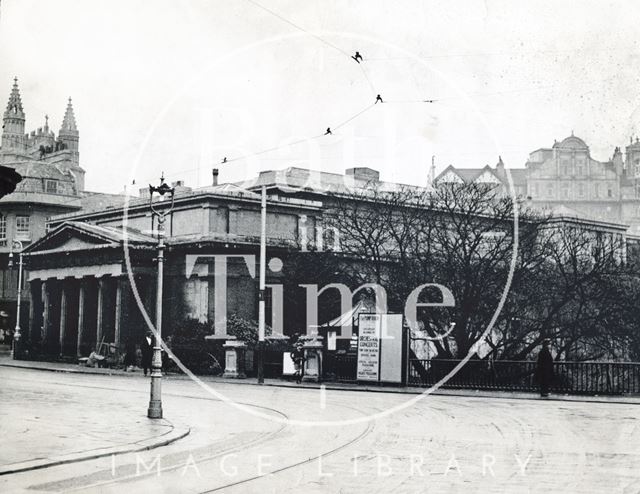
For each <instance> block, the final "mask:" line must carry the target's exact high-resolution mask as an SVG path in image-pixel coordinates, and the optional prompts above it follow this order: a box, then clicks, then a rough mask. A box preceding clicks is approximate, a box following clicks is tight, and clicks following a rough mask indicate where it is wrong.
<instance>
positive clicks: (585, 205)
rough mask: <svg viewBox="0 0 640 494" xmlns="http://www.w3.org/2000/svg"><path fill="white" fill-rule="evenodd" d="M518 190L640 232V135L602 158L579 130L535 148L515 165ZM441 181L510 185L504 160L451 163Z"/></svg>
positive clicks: (559, 208)
mask: <svg viewBox="0 0 640 494" xmlns="http://www.w3.org/2000/svg"><path fill="white" fill-rule="evenodd" d="M509 171H510V172H511V177H512V180H513V184H514V187H515V192H516V195H518V196H520V197H522V198H525V199H527V200H528V201H529V203H530V204H531V205H532V206H534V207H539V208H544V209H548V210H550V211H553V212H556V213H559V214H562V215H563V216H577V217H582V218H590V219H595V220H600V221H610V222H616V223H622V224H625V225H628V226H629V229H628V233H630V234H633V235H637V234H639V233H640V141H639V140H638V139H637V138H636V140H635V141H633V140H631V142H630V143H629V145H628V146H627V147H626V149H625V153H624V154H623V153H622V150H621V149H620V148H619V147H617V148H615V150H614V152H613V155H612V157H611V159H609V160H608V161H598V160H596V159H594V158H593V157H592V156H591V153H590V151H589V146H587V144H586V143H585V142H584V141H583V140H582V139H580V138H579V137H576V136H574V135H573V134H572V135H570V136H569V137H567V138H566V139H564V140H562V141H560V142H557V141H556V142H554V144H553V146H552V147H550V148H540V149H537V150H535V151H533V152H531V153H530V154H529V159H528V160H527V162H526V164H525V168H511V169H509ZM435 182H436V183H451V182H465V183H473V182H477V183H487V182H489V183H496V184H500V185H503V186H506V184H507V179H506V174H505V168H504V164H503V163H502V160H500V161H499V162H498V164H497V165H496V166H495V167H491V166H488V165H487V166H485V167H484V168H480V169H476V168H473V169H469V168H456V167H454V166H449V167H447V168H446V169H445V170H444V171H443V172H442V173H440V174H439V175H438V176H437V177H436V179H435Z"/></svg>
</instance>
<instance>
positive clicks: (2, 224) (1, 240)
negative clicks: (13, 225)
mask: <svg viewBox="0 0 640 494" xmlns="http://www.w3.org/2000/svg"><path fill="white" fill-rule="evenodd" d="M6 243H7V217H6V216H5V215H4V214H2V213H0V245H6Z"/></svg>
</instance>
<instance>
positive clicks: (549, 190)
mask: <svg viewBox="0 0 640 494" xmlns="http://www.w3.org/2000/svg"><path fill="white" fill-rule="evenodd" d="M547 197H553V184H551V183H550V184H547Z"/></svg>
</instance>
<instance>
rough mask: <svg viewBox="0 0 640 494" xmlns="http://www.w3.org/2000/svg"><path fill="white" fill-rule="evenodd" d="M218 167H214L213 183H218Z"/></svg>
mask: <svg viewBox="0 0 640 494" xmlns="http://www.w3.org/2000/svg"><path fill="white" fill-rule="evenodd" d="M218 173H219V172H218V169H217V168H214V169H213V185H218Z"/></svg>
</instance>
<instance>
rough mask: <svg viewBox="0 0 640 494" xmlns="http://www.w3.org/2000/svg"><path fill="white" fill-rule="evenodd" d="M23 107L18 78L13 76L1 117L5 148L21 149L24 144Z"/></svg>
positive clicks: (3, 145)
mask: <svg viewBox="0 0 640 494" xmlns="http://www.w3.org/2000/svg"><path fill="white" fill-rule="evenodd" d="M24 120H25V118H24V108H22V99H21V98H20V89H18V78H17V77H14V79H13V87H12V88H11V94H9V102H8V103H7V109H6V110H5V112H4V116H3V119H2V147H3V149H5V150H8V149H13V150H22V148H23V146H24Z"/></svg>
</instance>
